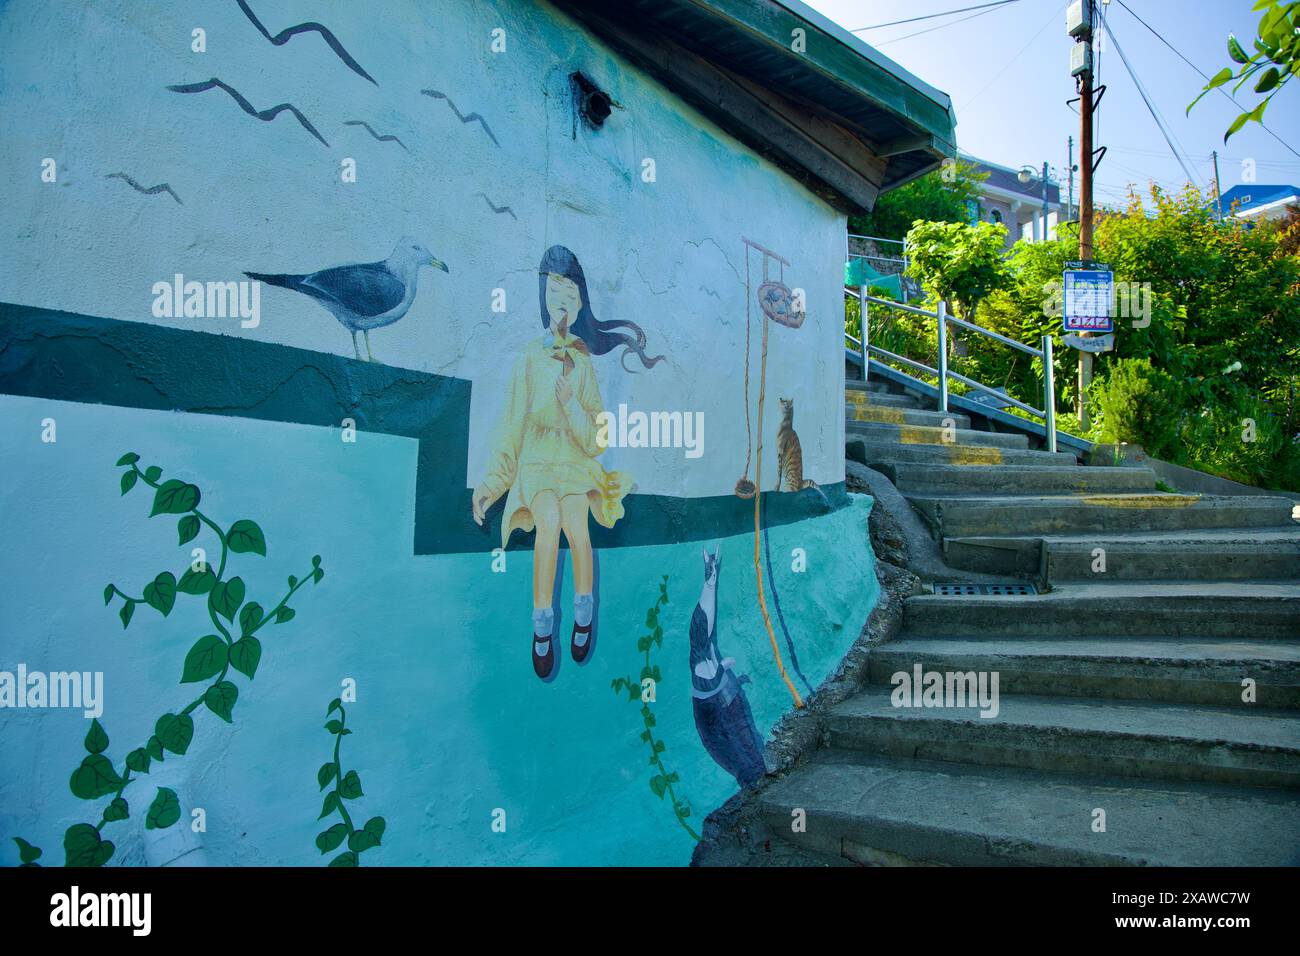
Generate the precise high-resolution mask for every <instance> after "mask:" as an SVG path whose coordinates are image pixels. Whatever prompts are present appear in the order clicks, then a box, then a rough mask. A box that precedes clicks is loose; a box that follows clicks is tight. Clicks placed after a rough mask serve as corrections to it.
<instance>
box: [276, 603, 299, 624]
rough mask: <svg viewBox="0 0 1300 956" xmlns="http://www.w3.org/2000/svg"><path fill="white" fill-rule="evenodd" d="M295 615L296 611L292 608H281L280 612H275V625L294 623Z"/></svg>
mask: <svg viewBox="0 0 1300 956" xmlns="http://www.w3.org/2000/svg"><path fill="white" fill-rule="evenodd" d="M294 613H295V612H294V609H293V608H291V607H282V608H280V610H278V611H276V612H275V623H276V624H284V623H286V622H288V621H292V620H293V615H294Z"/></svg>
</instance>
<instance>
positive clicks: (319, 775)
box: [316, 763, 339, 790]
mask: <svg viewBox="0 0 1300 956" xmlns="http://www.w3.org/2000/svg"><path fill="white" fill-rule="evenodd" d="M338 772H339V768H338V766H337V765H336V764H333V763H323V764H321V765H320V769H319V770H317V771H316V782H317V783H318V784H320V789H321V790H324V789H325V788H326V787H328V786H329V784H330V781H331V780H333V779H334V777H335V776H336V775H337V774H338Z"/></svg>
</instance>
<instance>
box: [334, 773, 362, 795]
mask: <svg viewBox="0 0 1300 956" xmlns="http://www.w3.org/2000/svg"><path fill="white" fill-rule="evenodd" d="M339 796H341V797H342V798H343V799H344V800H355V799H356V798H357V797H360V796H364V794H363V793H362V792H361V777H359V776H358V775H357V772H356V771H355V770H349V771H348V772H347V773H345V774H344V775H343V779H342V780H341V781H339Z"/></svg>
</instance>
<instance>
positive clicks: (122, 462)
mask: <svg viewBox="0 0 1300 956" xmlns="http://www.w3.org/2000/svg"><path fill="white" fill-rule="evenodd" d="M139 460H140V456H139V455H137V454H136V453H135V452H133V451H128V452H127V453H126V454H125V455H123V456H122V457H121V458H119V459H118V460H117V467H119V468H124V467H126V466H127V465H134V464H135V463H136V462H137V461H139Z"/></svg>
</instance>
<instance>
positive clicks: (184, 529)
mask: <svg viewBox="0 0 1300 956" xmlns="http://www.w3.org/2000/svg"><path fill="white" fill-rule="evenodd" d="M176 536H177V537H178V538H179V539H180V541H178V542H177V543H178V544H185V543H186V542H189V541H193V540H194V539H195V538H197V537H198V536H199V518H198V515H185V516H184V517H183V518H181V520H180V521H178V522H176Z"/></svg>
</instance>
